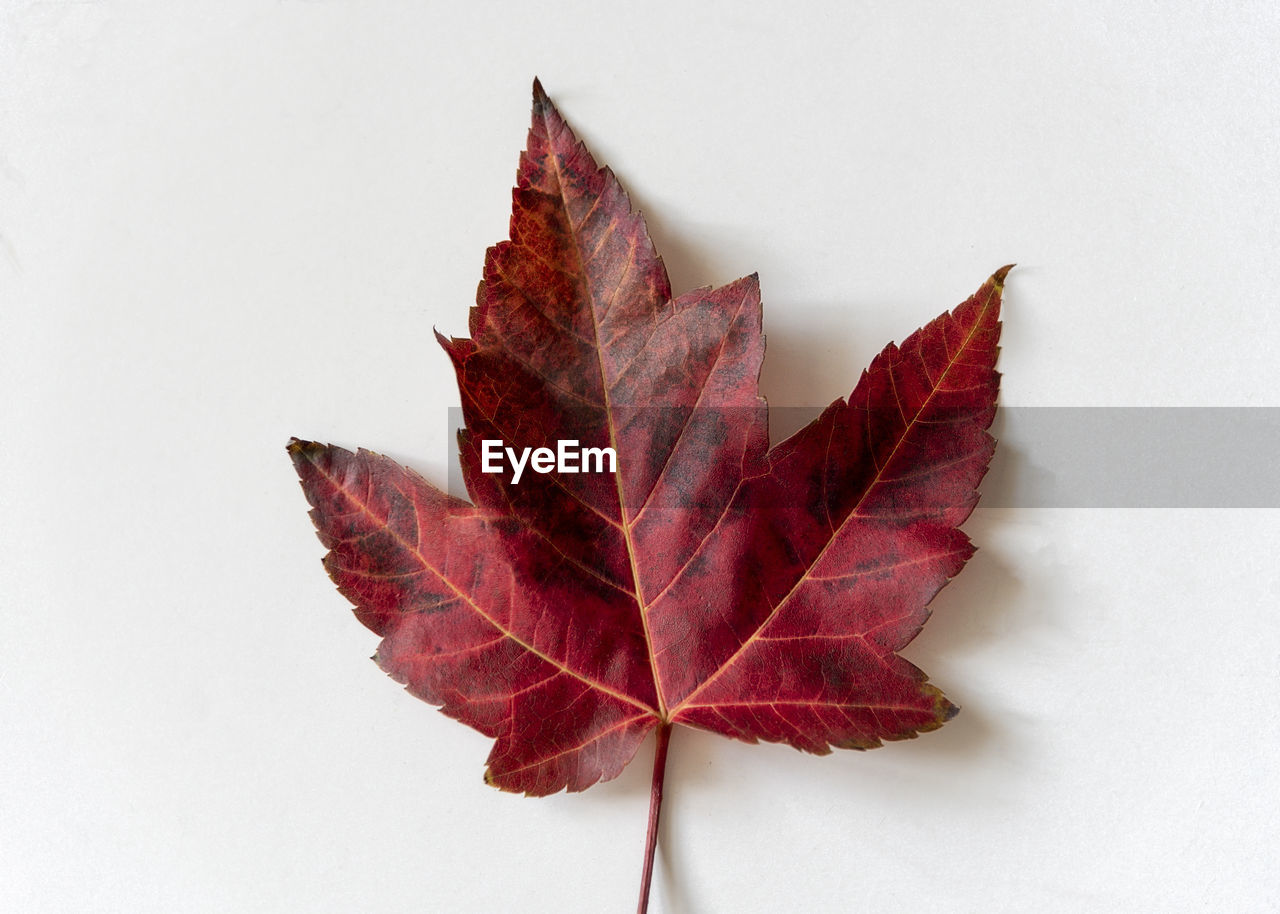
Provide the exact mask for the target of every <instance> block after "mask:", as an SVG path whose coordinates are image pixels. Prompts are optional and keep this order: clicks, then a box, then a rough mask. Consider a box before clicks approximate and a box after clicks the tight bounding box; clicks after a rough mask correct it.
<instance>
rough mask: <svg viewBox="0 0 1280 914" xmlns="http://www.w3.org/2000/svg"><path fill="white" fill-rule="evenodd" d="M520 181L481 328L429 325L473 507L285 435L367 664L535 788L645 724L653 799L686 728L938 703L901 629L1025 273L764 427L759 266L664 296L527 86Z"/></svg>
mask: <svg viewBox="0 0 1280 914" xmlns="http://www.w3.org/2000/svg"><path fill="white" fill-rule="evenodd" d="M512 196H513V209H512V216H511V232H510V234H511V238H510V240H509V241H504V242H501V243H500V244H498V245H496V246H495V247H492V248H490V249H489V251H488V254H487V256H486V258H485V264H484V281H483V282H482V283H481V285H480V289H479V291H478V294H477V298H476V306H475V307H474V308H473V309H472V310H471V318H470V336H469V337H468V338H453V339H446V338H444V337H439V340H440V343H441V344H442V345H443V347H444V349H445V351H446V352H447V353H448V354H449V357H450V358H451V359H452V360H453V364H454V367H455V369H456V372H457V378H458V387H459V390H460V393H461V399H462V409H463V413H464V417H465V421H466V427H465V429H464V431H463V432H462V433H461V434H460V436H459V442H460V447H461V459H462V470H463V475H464V478H465V481H466V486H467V491H468V493H469V494H470V496H471V502H472V503H467V502H465V501H463V500H461V499H458V498H454V497H452V496H450V495H448V494H445V493H444V492H441V491H440V490H439V489H437V488H436V487H434V486H432V485H431V484H430V483H429V482H427V481H426V480H424V479H423V478H422V477H420V476H418V475H417V474H415V473H414V472H413V471H411V470H408V469H406V468H404V467H402V466H400V465H398V464H397V463H395V462H393V461H391V460H389V459H387V458H385V457H381V456H379V455H377V454H374V453H371V452H369V451H364V450H361V451H358V452H355V453H353V452H351V451H348V450H344V449H343V448H339V447H334V446H330V445H322V444H317V443H314V442H308V441H300V440H297V439H294V440H293V441H292V442H291V443H290V445H289V452H290V454H291V455H292V458H293V461H294V464H295V467H296V469H297V471H298V474H299V476H300V477H301V480H302V486H303V489H304V491H305V492H306V496H307V499H308V501H309V502H310V503H311V505H312V508H313V510H312V512H311V516H312V519H313V520H314V522H315V525H316V529H317V531H318V533H319V536H320V539H321V541H322V542H323V543H324V545H325V547H326V548H327V549H328V550H329V551H328V554H327V556H326V557H325V567H326V569H327V570H328V572H329V574H330V576H331V577H332V578H333V580H334V581H335V582H336V583H337V585H338V589H339V590H340V591H341V592H342V594H343V595H344V596H346V597H347V599H349V600H350V601H351V602H352V603H353V604H354V605H355V613H356V616H357V618H358V619H359V620H360V621H361V622H363V623H364V624H365V625H366V626H368V627H369V628H370V629H372V630H373V631H374V632H376V633H377V634H378V635H380V636H381V637H382V642H381V644H380V646H379V648H378V652H377V656H376V660H377V662H378V663H379V665H381V667H382V668H383V669H384V670H385V671H386V672H387V673H389V674H390V675H391V676H392V677H394V678H395V679H397V680H399V681H400V682H402V683H404V684H405V686H406V687H407V688H408V690H409V691H410V692H412V693H413V694H414V695H416V696H418V697H419V698H422V699H424V700H426V701H428V702H430V703H432V704H435V705H439V706H440V708H441V710H443V711H444V713H445V714H448V715H449V716H450V717H454V718H457V719H458V720H460V721H462V722H464V723H466V724H469V725H470V726H472V727H475V728H476V729H477V730H479V731H480V732H482V733H484V734H485V735H487V736H490V737H492V738H493V739H494V746H493V750H492V752H491V753H490V755H489V759H488V769H487V771H486V774H485V777H486V780H487V781H488V782H489V783H491V784H493V785H495V786H497V787H500V788H501V789H503V790H509V791H518V792H524V793H527V794H533V795H545V794H549V793H553V792H555V791H558V790H562V789H568V790H583V789H585V788H587V787H590V786H591V785H592V784H595V783H596V782H597V781H600V780H602V779H608V778H612V777H615V776H616V775H617V774H618V773H619V772H620V771H622V769H623V768H624V767H625V766H626V765H627V763H628V762H629V761H630V760H631V758H632V757H633V756H634V755H635V753H636V751H637V749H638V748H639V746H640V744H641V742H642V741H643V740H644V738H645V736H646V735H647V734H648V733H649V732H650V731H652V730H657V732H658V737H659V747H658V758H659V761H660V764H658V765H656V766H655V793H656V794H659V795H660V789H661V778H662V768H663V763H665V756H666V750H667V740H668V737H669V733H670V730H671V727H672V726H674V725H677V724H679V725H686V726H691V727H698V728H700V729H703V730H709V731H712V732H714V733H720V734H723V735H725V736H731V737H735V738H737V739H741V740H745V741H747V742H756V741H758V740H768V741H771V742H784V743H788V744H790V745H792V746H794V747H796V748H797V749H803V750H805V751H808V752H814V753H820V754H821V753H826V752H829V751H830V749H831V747H840V748H856V749H868V748H872V747H875V746H879V745H880V744H881V743H882V742H883V741H885V740H897V739H903V738H908V737H913V736H915V735H916V734H917V733H920V732H923V731H927V730H932V729H935V728H937V727H939V726H941V725H942V723H943V722H945V721H946V720H948V719H950V718H951V717H952V716H953V715H954V714H955V713H956V708H955V706H954V705H953V704H951V702H949V701H948V700H947V699H946V698H945V697H944V696H943V695H942V693H941V692H940V691H939V690H938V689H937V688H935V687H934V686H933V685H931V684H929V683H928V682H927V681H926V678H925V676H924V674H923V673H922V672H921V671H920V670H918V669H917V668H916V667H915V666H913V665H912V664H911V663H909V662H908V661H906V660H904V659H902V658H901V657H900V656H898V653H897V652H898V651H900V650H901V649H902V648H903V647H904V646H905V645H906V644H907V643H908V642H909V641H911V639H912V638H913V637H914V636H915V635H916V633H917V632H919V630H920V627H921V626H922V625H923V624H924V622H925V620H926V619H927V618H928V608H927V607H928V605H929V602H930V600H931V599H932V598H933V596H934V595H935V594H936V593H937V592H938V590H939V589H940V588H941V587H942V586H943V585H944V584H945V583H946V582H947V580H948V579H950V578H951V577H953V576H954V575H955V574H957V573H958V572H959V571H960V569H961V567H962V566H963V565H964V563H965V561H966V560H967V559H968V558H969V556H970V555H972V553H973V547H972V546H971V545H970V542H969V539H968V538H967V537H966V536H965V535H964V534H963V533H962V532H960V530H959V529H958V526H959V524H961V523H962V522H963V521H964V519H965V518H966V517H967V516H968V515H969V513H970V512H971V511H972V510H973V507H974V505H975V504H976V503H977V499H978V495H977V491H976V486H977V484H978V481H979V480H980V479H981V477H982V475H983V474H984V473H985V472H986V468H987V465H988V462H989V460H990V458H991V454H992V451H993V449H994V446H995V442H994V440H993V439H992V438H991V436H990V435H989V434H987V432H986V429H987V428H988V426H989V425H990V423H991V420H992V417H993V415H994V412H995V399H996V392H997V388H998V385H999V375H998V374H997V372H996V371H995V368H994V366H995V361H996V355H997V341H998V339H999V332H1000V325H999V320H998V317H999V310H1000V293H1001V288H1002V284H1003V280H1004V276H1005V274H1006V273H1007V271H1008V268H1007V267H1006V268H1004V269H1002V270H1000V271H998V272H997V273H996V274H995V275H994V276H992V277H991V278H990V279H989V280H987V282H986V283H984V284H983V285H982V287H981V288H980V289H979V290H978V291H977V292H976V293H975V294H974V295H973V296H972V297H971V298H969V299H967V300H966V301H964V302H963V303H962V304H961V305H959V306H958V307H957V308H955V309H954V310H953V311H951V312H950V313H945V314H942V315H941V316H939V317H938V318H936V319H934V320H933V321H931V322H929V323H928V324H927V325H925V326H924V327H923V328H922V329H920V330H918V331H916V332H915V333H913V334H911V335H910V336H909V337H907V338H906V340H905V341H904V342H903V343H902V344H901V345H892V344H891V345H889V346H888V347H886V348H885V349H884V350H883V351H882V352H881V353H880V354H879V355H878V356H877V357H876V358H875V359H874V361H873V362H872V363H871V366H870V367H869V368H868V369H867V370H866V371H865V372H863V374H862V377H861V379H860V380H859V381H858V384H857V386H856V387H855V388H854V389H853V392H852V393H851V394H850V395H849V397H848V398H846V399H841V400H837V401H836V402H834V403H832V404H831V405H830V406H828V407H827V408H826V410H825V411H823V413H822V414H821V415H820V416H819V417H818V418H817V419H815V420H814V421H813V422H812V423H810V424H809V425H808V426H807V427H806V428H804V429H802V430H801V431H800V432H798V433H797V434H795V435H794V436H792V437H791V438H789V439H788V440H786V441H784V442H782V443H780V444H778V445H777V446H775V447H773V448H772V449H770V448H769V442H768V429H767V413H766V410H765V403H764V401H763V400H762V399H761V398H760V395H759V390H758V379H759V372H760V365H761V361H762V359H763V356H764V338H763V336H762V334H761V306H760V290H759V285H758V283H757V279H756V277H755V276H754V275H753V276H749V277H747V278H745V279H741V280H738V281H737V282H733V283H730V284H728V285H726V286H722V287H720V288H717V289H710V288H705V289H699V290H696V291H693V292H687V293H685V294H683V295H680V296H679V297H675V298H673V297H672V294H671V289H670V284H669V282H668V279H667V274H666V271H665V269H664V267H663V264H662V260H661V258H660V257H658V255H657V253H656V252H655V251H654V249H653V245H652V243H651V241H650V239H649V235H648V233H647V231H646V229H645V226H644V222H643V220H642V219H641V217H640V216H639V214H637V213H635V212H633V211H632V209H631V206H630V202H629V200H628V198H627V195H626V193H625V191H623V189H622V187H621V186H620V185H619V183H618V182H617V180H616V178H615V177H614V175H613V173H612V172H611V171H609V169H607V168H600V167H599V166H598V165H597V164H596V162H595V160H594V159H593V158H592V157H591V155H590V154H589V153H588V152H587V150H586V149H585V148H584V147H583V145H582V144H581V143H580V142H578V140H577V138H576V137H575V136H574V134H573V133H572V132H571V131H570V129H569V127H568V126H567V125H566V123H565V121H564V119H563V118H562V117H561V116H560V114H559V112H558V111H557V110H556V108H555V107H554V106H553V105H552V104H551V102H550V101H549V100H548V98H547V96H546V95H545V94H544V93H543V91H542V88H541V86H540V85H538V84H537V83H536V82H535V84H534V103H533V124H532V127H531V129H530V131H529V139H528V147H527V150H526V151H525V152H524V154H523V155H522V156H521V159H520V165H519V171H518V175H517V184H516V187H515V189H514V191H513V194H512ZM496 442H501V444H496ZM568 443H571V444H568ZM540 448H545V449H547V450H546V452H542V453H541V459H539V451H538V449H540ZM508 449H510V450H508ZM566 453H567V454H568V455H569V456H571V457H574V456H575V455H576V457H575V459H574V460H558V461H557V463H556V465H555V466H551V465H550V464H549V462H548V459H547V457H548V454H549V455H551V456H552V457H556V458H559V457H561V456H564V455H565V454H566ZM522 454H523V455H524V457H525V462H524V463H523V464H519V460H520V457H521V455H522ZM530 455H532V456H530ZM611 457H612V459H613V464H612V466H610V465H609V461H610V458H611ZM592 460H594V466H593V465H592ZM517 465H519V469H518V470H517ZM584 470H585V471H584ZM656 817H657V804H656V803H655V807H654V810H653V812H652V814H651V820H650V842H649V848H648V853H647V856H648V860H649V861H650V862H649V866H651V860H652V850H653V841H654V838H655V827H656ZM647 885H648V870H647V869H646V877H645V886H646V888H645V892H647ZM642 907H643V901H642Z"/></svg>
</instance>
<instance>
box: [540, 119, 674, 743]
mask: <svg viewBox="0 0 1280 914" xmlns="http://www.w3.org/2000/svg"><path fill="white" fill-rule="evenodd" d="M542 127H543V130H544V131H545V132H546V133H547V145H548V155H549V157H550V159H551V164H552V167H553V169H554V171H555V178H556V190H557V191H558V193H557V199H558V200H559V201H560V209H561V210H562V212H563V213H564V221H565V224H566V225H568V226H569V234H570V238H571V239H572V240H573V252H574V254H575V256H576V257H577V261H578V264H577V266H578V269H577V273H578V276H579V277H581V280H582V284H583V287H584V291H585V292H586V293H587V294H586V298H587V307H588V310H589V311H590V312H591V330H592V333H593V334H594V335H595V354H596V365H597V367H598V368H599V370H600V392H601V396H602V397H603V398H604V404H603V405H604V415H605V424H606V426H607V427H608V429H609V446H610V447H611V448H613V452H614V454H615V455H617V453H618V435H617V429H616V428H615V426H614V422H613V404H612V399H611V397H610V396H609V377H608V374H607V373H606V372H605V368H604V347H603V345H602V344H601V341H600V321H599V319H598V318H597V316H596V299H595V293H594V289H593V288H592V284H591V280H590V277H589V276H588V274H587V270H586V263H585V261H584V260H583V251H582V247H581V245H580V244H579V239H580V237H581V236H580V232H579V229H580V227H581V223H579V224H578V225H575V224H574V221H573V217H572V216H571V215H570V214H569V204H568V200H566V199H565V192H564V186H565V185H564V177H563V172H562V171H561V169H560V154H559V153H557V152H556V150H555V143H554V141H553V140H552V138H551V130H550V124H549V123H548V120H547V116H546V112H545V111H544V112H543V114H542ZM606 180H607V177H606ZM598 202H599V198H597V200H596V203H598ZM628 205H629V204H628ZM594 210H595V207H594V204H593V206H592V208H591V209H590V210H588V213H587V215H588V216H590V214H591V213H592V212H594ZM584 221H585V217H584ZM611 226H612V224H611ZM612 230H613V229H612V227H611V228H610V229H608V231H612ZM602 243H603V242H602ZM631 255H632V256H631V259H630V260H629V261H628V267H632V266H633V263H634V258H635V247H634V245H633V246H632V247H631ZM621 469H622V468H621V462H620V461H619V465H618V467H617V469H616V470H615V472H614V474H613V483H614V487H615V488H616V489H617V492H618V515H619V518H618V519H619V521H620V522H621V527H622V538H623V546H624V548H625V549H626V550H627V562H628V563H629V564H630V566H631V583H632V585H633V587H634V588H635V601H636V610H637V612H639V614H640V625H641V628H642V634H643V635H644V648H645V652H646V654H647V655H648V660H649V675H650V676H651V677H653V694H654V698H656V699H657V702H658V708H657V713H658V719H659V720H660V721H661V722H662V723H664V724H665V723H667V722H668V715H667V700H666V697H665V696H664V695H663V694H662V683H661V682H659V680H658V665H657V661H656V658H655V657H654V653H653V635H652V633H651V632H650V631H649V613H648V608H649V607H648V604H647V603H646V602H645V598H644V585H643V584H642V583H641V580H640V569H639V567H638V566H637V565H636V550H635V544H634V542H633V541H632V539H631V524H630V522H629V519H628V517H627V501H626V495H625V493H624V492H623V488H622V472H621Z"/></svg>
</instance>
